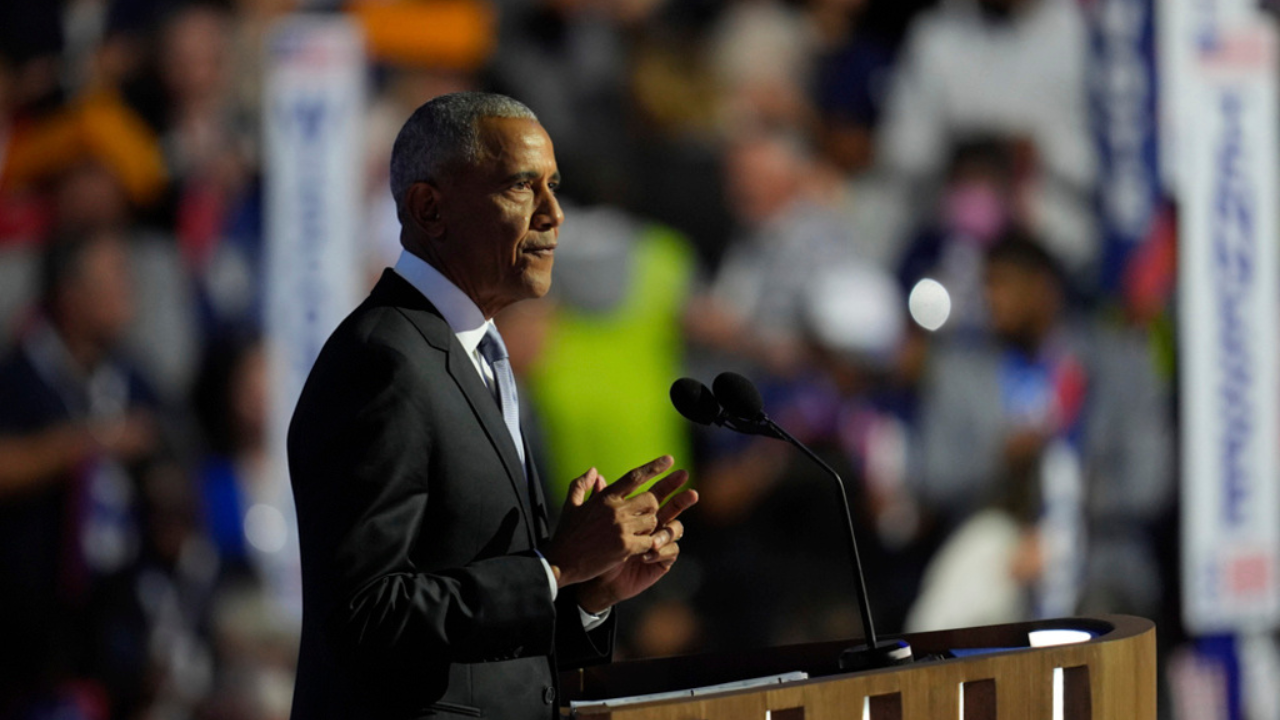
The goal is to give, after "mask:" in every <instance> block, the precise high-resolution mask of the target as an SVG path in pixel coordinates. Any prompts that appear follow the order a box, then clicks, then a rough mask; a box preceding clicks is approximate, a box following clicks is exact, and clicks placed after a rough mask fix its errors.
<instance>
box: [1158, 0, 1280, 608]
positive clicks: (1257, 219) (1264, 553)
mask: <svg viewBox="0 0 1280 720" xmlns="http://www.w3.org/2000/svg"><path fill="white" fill-rule="evenodd" d="M1170 5H1187V6H1190V5H1192V4H1190V3H1186V4H1184V3H1170ZM1177 27H1178V29H1179V30H1180V31H1181V32H1180V33H1178V34H1177V35H1175V36H1173V37H1171V38H1170V40H1171V41H1172V42H1178V43H1181V44H1182V45H1183V46H1182V47H1181V48H1180V49H1179V50H1178V51H1177V52H1176V53H1173V54H1174V55H1176V56H1177V57H1178V58H1179V59H1178V63H1179V67H1178V68H1177V69H1176V70H1175V69H1171V71H1170V72H1166V73H1165V75H1164V77H1165V78H1168V79H1169V82H1170V83H1171V84H1172V85H1174V86H1175V87H1174V88H1173V91H1174V92H1175V93H1177V94H1178V96H1179V100H1178V102H1177V103H1176V106H1177V113H1178V117H1177V123H1178V127H1177V132H1178V137H1179V138H1181V142H1180V143H1179V149H1180V150H1181V155H1180V157H1179V160H1178V166H1177V168H1176V169H1175V172H1176V180H1177V186H1178V188H1179V191H1180V196H1181V208H1182V212H1181V223H1180V225H1181V227H1180V236H1179V244H1180V256H1179V276H1180V280H1181V287H1182V295H1181V305H1180V313H1181V315H1180V328H1179V330H1180V343H1181V347H1180V350H1181V353H1180V355H1181V358H1182V368H1183V372H1182V376H1181V377H1182V388H1181V390H1182V403H1183V405H1182V423H1183V427H1182V437H1183V445H1182V453H1183V457H1182V473H1183V477H1182V491H1183V495H1182V497H1183V500H1182V507H1183V518H1182V519H1183V587H1184V593H1185V599H1184V614H1185V618H1184V619H1185V621H1186V624H1187V627H1188V628H1189V629H1190V630H1191V631H1192V632H1194V633H1214V632H1230V631H1259V630H1266V629H1269V628H1274V627H1276V626H1277V625H1278V624H1280V462H1278V461H1277V440H1280V381H1278V375H1280V373H1278V371H1277V367H1278V365H1280V357H1278V356H1277V353H1278V352H1280V345H1278V343H1277V331H1278V329H1280V284H1278V282H1277V271H1278V268H1280V252H1278V251H1277V246H1278V245H1280V242H1278V239H1280V238H1278V235H1277V233H1278V232H1280V224H1278V222H1277V210H1276V200H1277V193H1278V192H1280V181H1278V179H1277V175H1278V166H1280V142H1278V140H1277V135H1278V134H1280V133H1278V131H1280V117H1278V112H1277V109H1278V108H1277V102H1280V97H1278V96H1277V86H1276V82H1277V78H1276V75H1277V54H1276V52H1277V36H1276V30H1275V27H1274V26H1273V24H1272V20H1270V19H1269V18H1267V17H1266V16H1264V15H1262V14H1261V13H1259V12H1258V11H1257V9H1256V5H1253V4H1252V3H1245V4H1243V5H1242V4H1241V3H1239V2H1223V1H1220V0H1201V1H1200V2H1197V3H1194V7H1189V11H1188V12H1187V14H1185V15H1184V16H1183V17H1181V18H1180V19H1179V21H1178V24H1177ZM1181 73H1185V74H1181Z"/></svg>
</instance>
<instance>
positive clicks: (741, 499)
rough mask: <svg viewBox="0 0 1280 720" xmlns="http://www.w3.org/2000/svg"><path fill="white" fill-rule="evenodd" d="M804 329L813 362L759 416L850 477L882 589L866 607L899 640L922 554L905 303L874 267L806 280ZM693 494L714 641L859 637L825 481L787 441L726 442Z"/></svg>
mask: <svg viewBox="0 0 1280 720" xmlns="http://www.w3.org/2000/svg"><path fill="white" fill-rule="evenodd" d="M798 322H799V324H800V327H802V328H803V329H804V330H805V334H804V337H803V340H804V342H805V343H806V344H807V345H809V346H810V347H811V350H810V352H809V353H808V355H809V357H810V358H811V359H812V362H811V364H810V365H808V366H807V368H806V372H805V373H804V374H802V375H800V376H798V377H796V378H795V379H793V380H792V381H791V382H788V383H786V384H785V385H781V386H779V385H778V384H776V383H772V384H767V385H765V387H764V388H763V389H764V392H765V394H766V396H767V397H766V404H767V406H768V407H769V408H770V414H771V415H773V416H774V417H776V418H777V419H778V421H779V423H780V424H782V425H783V426H784V427H787V428H788V429H789V430H790V431H791V432H792V433H793V434H795V435H796V436H797V437H798V438H799V439H800V440H801V441H803V442H805V443H806V444H808V445H809V446H811V447H812V448H813V449H814V451H815V452H817V453H818V454H819V455H820V456H821V457H822V458H823V459H824V460H826V461H827V462H828V463H829V464H830V465H831V466H832V467H833V468H835V469H836V470H837V471H838V472H839V473H840V474H841V477H842V478H844V479H845V482H846V487H847V488H848V492H849V501H850V509H851V510H852V512H853V514H854V518H855V520H854V522H855V525H856V526H857V527H858V528H867V529H868V531H866V532H860V533H859V543H860V551H861V552H860V554H861V557H862V560H863V563H864V565H865V567H866V568H867V571H868V572H870V573H872V575H873V576H874V577H876V578H877V582H876V583H874V584H873V587H872V588H871V591H872V596H871V598H870V600H871V603H872V605H873V607H874V608H875V610H876V616H877V617H878V618H879V619H880V620H881V625H880V629H889V628H895V629H896V628H900V627H901V624H902V620H903V615H904V614H905V613H904V611H905V607H906V605H907V604H908V603H909V602H910V600H911V599H912V598H913V597H914V594H915V588H916V584H917V583H918V578H919V575H920V572H921V568H922V567H923V564H924V558H925V555H926V554H927V547H926V546H925V545H923V544H922V543H921V542H920V539H921V538H922V537H924V535H923V534H922V533H921V532H920V531H919V529H920V528H921V527H922V525H921V522H920V518H919V513H918V510H917V506H916V502H915V500H914V499H913V498H912V496H911V494H910V492H909V488H908V486H907V483H906V458H907V454H908V447H907V438H908V437H909V432H908V422H909V421H910V418H911V411H912V397H911V389H910V388H909V387H907V386H904V385H902V384H901V383H900V382H898V381H897V379H896V378H895V370H894V368H895V365H896V358H897V355H898V352H899V350H900V346H901V342H902V339H903V332H904V328H905V313H904V312H903V302H902V297H901V292H900V290H899V289H898V287H897V283H896V282H895V281H894V279H893V277H892V276H891V275H889V274H888V273H885V272H884V271H881V270H879V269H877V268H875V267H874V266H869V265H866V264H849V263H845V264H840V265H833V266H830V267H827V268H825V269H823V271H821V272H818V273H816V274H815V275H814V276H813V278H812V282H811V284H810V286H809V288H808V290H807V292H806V293H805V295H804V297H803V306H802V308H801V315H800V316H799V318H798ZM699 483H700V485H699V490H700V492H701V494H702V500H701V501H700V518H699V521H700V522H702V523H704V524H705V525H707V526H708V528H709V532H707V533H703V534H702V535H703V536H704V537H702V538H700V539H699V540H698V542H697V543H695V545H694V546H692V547H691V548H690V554H691V555H693V556H694V557H696V558H698V559H699V561H700V563H701V567H702V569H703V574H704V578H703V582H702V584H701V589H700V591H699V594H698V607H699V608H700V609H701V610H702V611H703V613H702V617H703V619H704V621H705V623H706V625H707V627H706V634H707V637H708V639H709V642H711V643H712V644H714V645H715V646H717V647H759V646H767V645H776V644H785V643H794V642H806V641H816V640H823V639H831V638H836V637H848V636H851V635H857V634H859V633H860V632H861V628H860V627H859V621H858V615H857V613H858V608H857V605H856V604H855V603H854V602H852V601H851V597H852V593H851V592H850V583H851V582H852V578H853V571H852V569H851V567H852V565H851V560H850V558H849V556H848V550H847V548H848V542H847V540H846V539H845V523H844V516H843V514H842V513H841V512H840V509H839V505H838V502H839V500H838V499H839V496H838V495H837V494H836V493H837V491H836V489H835V488H834V487H833V486H832V480H831V478H830V477H829V476H827V475H826V474H824V473H823V472H822V471H821V470H820V469H818V468H817V467H816V466H815V465H814V464H813V463H812V461H811V460H809V459H808V458H806V457H803V456H801V455H799V454H798V453H796V452H795V450H794V449H793V448H791V447H788V446H787V445H786V444H784V443H780V442H778V441H776V440H772V439H763V438H753V439H745V438H742V437H741V436H735V435H730V434H727V433H723V432H722V433H717V434H716V435H715V436H714V441H713V447H712V450H711V457H710V458H709V459H708V462H706V463H705V464H704V467H703V469H702V471H701V472H700V473H699ZM833 501H835V504H833Z"/></svg>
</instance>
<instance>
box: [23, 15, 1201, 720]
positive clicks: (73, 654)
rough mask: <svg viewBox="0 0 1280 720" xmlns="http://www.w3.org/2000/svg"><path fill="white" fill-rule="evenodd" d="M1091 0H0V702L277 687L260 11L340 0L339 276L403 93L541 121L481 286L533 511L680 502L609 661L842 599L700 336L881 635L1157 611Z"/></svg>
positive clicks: (1161, 604) (390, 219)
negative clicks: (516, 419) (504, 362)
mask: <svg viewBox="0 0 1280 720" xmlns="http://www.w3.org/2000/svg"><path fill="white" fill-rule="evenodd" d="M1087 5H1088V3H1084V2H1079V1H1078V0H419V1H417V2H415V1H414V0H399V1H397V2H391V1H389V0H360V1H357V0H353V1H351V2H342V1H341V0H319V1H313V2H307V1H306V0H200V1H197V2H186V1H184V0H61V1H59V2H10V3H3V4H0V357H2V359H0V638H2V640H0V717H14V718H24V719H25V718H30V719H33V720H34V719H36V718H41V719H43V718H54V717H57V718H72V719H83V720H100V719H101V720H105V719H107V718H165V719H169V718H173V719H181V718H209V719H211V720H213V719H221V718H228V719H230V718H285V717H287V715H288V710H289V704H290V699H291V687H292V667H293V662H294V653H295V652H296V637H297V631H298V627H299V618H298V617H297V616H296V611H295V610H293V609H292V608H294V607H296V605H295V604H292V603H290V602H288V601H287V599H282V598H281V597H280V596H279V593H278V592H276V591H274V590H273V589H272V588H273V587H276V586H278V585H279V583H277V582H276V581H275V580H276V579H275V578H273V577H272V575H273V574H274V573H280V572H281V567H288V565H287V564H283V565H282V564H281V563H279V562H276V561H274V560H273V558H272V557H271V556H272V553H274V552H279V548H280V547H281V546H282V545H284V543H282V542H280V541H279V538H278V535H279V533H280V532H282V530H281V528H282V527H285V526H286V525H287V524H282V523H281V522H280V519H279V518H278V517H272V516H270V513H271V512H273V511H272V510H271V508H272V507H273V506H272V505H271V504H270V503H264V502H263V501H262V499H263V498H269V497H272V496H273V494H274V493H278V492H279V491H280V488H281V487H282V485H281V484H282V483H287V478H282V477H279V476H278V472H277V471H276V470H275V468H276V467H278V466H277V465H275V464H274V463H275V458H276V457H277V456H278V453H279V452H280V450H279V449H278V448H272V447H270V446H269V444H268V442H267V438H268V437H269V433H268V428H267V425H268V418H269V417H270V414H269V411H268V404H269V400H268V398H269V395H270V392H269V387H268V384H269V383H268V374H267V367H268V360H267V358H268V356H269V352H270V342H271V341H270V338H267V337H264V336H263V324H262V320H263V299H264V297H265V296H266V293H265V292H264V287H266V286H267V285H268V284H269V283H270V282H271V278H270V277H266V276H265V274H264V272H263V261H264V256H265V252H264V243H265V238H264V230H263V226H264V222H263V217H264V213H265V209H264V198H263V192H262V187H263V178H262V173H263V162H262V157H263V155H264V152H263V148H262V143H261V114H262V105H263V99H262V92H263V90H262V85H263V77H264V75H265V73H266V66H265V63H266V51H265V49H264V48H265V43H264V39H265V38H266V37H268V36H269V33H270V30H271V28H272V26H273V23H275V22H277V21H278V20H280V19H281V18H282V17H284V16H286V15H287V14H289V13H291V12H295V11H299V10H309V11H315V12H324V13H331V14H343V15H345V16H347V17H349V18H351V21H352V22H355V23H358V24H360V25H361V26H362V27H363V28H364V30H365V34H366V38H367V45H368V52H369V56H370V61H369V83H370V88H371V90H372V92H371V93H370V102H369V106H368V110H367V118H366V123H365V125H366V130H367V137H366V138H363V139H362V141H363V142H364V145H365V148H366V152H365V154H366V157H367V163H366V165H365V167H359V168H351V169H350V171H351V173H353V174H355V175H357V176H359V177H360V179H361V182H362V183H363V187H364V188H365V191H364V192H365V196H364V201H363V211H364V212H365V220H364V222H363V223H362V227H363V232H364V236H363V237H362V239H361V242H362V247H363V248H364V250H365V251H366V267H365V268H363V269H362V272H364V273H365V275H367V278H368V281H369V285H370V286H371V285H372V282H373V280H374V279H375V278H376V277H377V274H378V273H379V272H380V271H381V269H382V268H384V267H386V266H387V265H389V264H393V263H394V260H395V257H396V255H397V253H398V251H399V246H398V223H397V220H396V217H395V210H394V206H393V203H392V200H391V196H390V193H389V192H388V188H387V173H388V170H387V165H388V158H389V155H390V147H391V142H392V140H393V139H394V136H395V133H396V132H397V130H398V129H399V127H400V124H401V123H402V122H403V121H404V119H405V118H407V117H408V115H409V113H410V112H411V111H412V110H413V109H414V108H415V107H416V106H418V105H419V104H421V103H422V102H424V101H426V100H428V99H430V98H431V97H433V96H435V95H437V94H440V93H444V92H449V91H454V90H462V89H487V90H494V91H498V92H504V93H507V94H510V95H513V96H515V97H517V98H518V99H520V100H522V101H524V102H525V103H527V104H528V105H529V106H531V107H532V109H533V110H534V111H535V112H536V113H537V114H538V116H539V118H540V120H541V121H542V123H543V124H544V126H545V127H546V128H547V130H548V131H549V133H550V135H551V137H552V138H553V139H554V141H555V145H556V154H557V158H558V161H559V164H560V168H561V170H562V172H563V174H564V177H565V182H564V186H563V191H562V197H563V200H564V204H565V212H566V216H567V218H568V220H567V222H566V224H565V226H564V228H563V230H562V234H561V243H560V247H559V249H558V250H557V268H556V278H555V285H554V288H553V291H552V294H551V296H549V298H547V299H546V300H543V301H539V302H536V303H524V304H521V305H517V306H515V307H513V308H511V309H510V310H508V311H507V312H506V313H505V314H504V315H503V316H501V317H500V318H499V322H500V324H501V325H502V331H503V335H504V337H505V338H506V339H507V345H508V347H509V348H510V351H511V356H512V363H513V366H514V367H515V368H516V371H517V373H518V374H519V376H520V379H521V382H522V383H523V385H524V392H523V393H522V397H524V398H527V399H528V401H527V402H525V403H523V405H524V407H523V408H522V409H523V410H524V411H525V412H526V418H525V421H524V426H525V427H526V432H525V435H526V437H529V438H530V439H531V440H532V441H533V442H535V443H536V444H537V445H538V446H539V447H540V451H539V452H538V453H537V457H538V458H539V461H540V462H541V463H542V465H543V467H542V471H543V472H542V473H541V475H542V477H543V478H544V479H545V481H546V482H547V484H548V491H549V493H550V496H551V497H552V498H553V504H555V500H556V499H563V497H564V491H565V487H566V485H567V483H568V481H569V480H570V479H571V478H573V477H575V476H577V475H579V474H581V473H582V472H583V471H585V470H586V469H587V467H589V466H595V467H598V468H599V469H600V471H601V473H602V474H604V475H605V476H606V477H608V478H616V477H618V476H619V475H620V474H621V473H623V472H624V471H626V470H627V469H629V468H631V467H633V466H635V465H637V464H638V463H640V462H643V461H644V460H647V459H649V458H651V457H654V456H656V455H658V454H662V453H672V454H674V455H676V457H677V459H678V462H680V463H681V464H682V465H683V466H686V467H689V468H690V469H691V470H692V471H693V477H694V482H695V483H696V485H697V487H698V488H699V490H700V492H701V493H702V496H703V499H702V501H701V503H700V504H699V505H698V506H697V508H696V509H695V510H694V511H691V513H696V517H690V518H688V520H687V525H688V527H689V528H690V531H689V535H688V539H687V540H686V541H685V542H684V543H683V547H684V548H685V551H684V553H683V556H682V560H681V562H680V563H679V564H678V565H677V566H676V569H675V570H674V571H673V574H672V576H671V577H670V578H668V580H667V581H665V582H664V583H662V584H660V585H659V586H657V587H656V588H655V590H654V592H652V593H649V594H647V595H646V597H645V598H643V599H638V600H637V601H636V602H635V603H633V604H632V605H631V606H628V607H626V608H625V609H624V610H623V614H622V616H621V626H620V627H621V630H620V637H619V648H620V651H619V656H620V657H647V656H661V655H670V654H680V653H691V652H698V651H703V650H727V649H733V648H752V647H763V646H768V645H776V644H784V643H793V642H806V641H813V640H828V639H834V638H841V637H852V636H857V635H860V634H861V632H862V630H861V628H860V624H859V620H858V610H857V607H856V605H855V603H854V601H853V599H852V583H853V579H852V576H851V571H850V569H849V558H848V557H847V554H846V545H845V542H844V539H843V536H842V531H843V528H842V524H841V523H842V522H843V520H842V516H841V514H840V513H839V511H838V509H837V506H836V503H837V502H838V498H839V496H838V495H837V494H836V490H835V488H834V487H833V486H832V485H831V481H830V480H829V478H827V477H826V476H824V475H823V474H822V473H821V472H820V471H819V470H818V469H817V468H816V466H814V465H812V463H810V461H808V460H807V459H806V458H804V457H802V456H800V455H798V454H797V453H795V452H794V451H793V450H791V449H789V448H788V447H787V446H785V445H783V444H781V443H778V442H776V441H773V440H769V439H762V438H747V437H743V436H736V435H732V434H730V433H729V432H728V431H727V430H722V429H711V428H698V427H694V426H692V425H690V424H689V423H688V422H686V421H685V420H683V419H682V418H680V417H679V416H678V415H677V414H676V413H675V412H674V410H672V409H671V406H670V404H669V402H668V400H667V389H668V387H669V385H670V383H671V382H672V381H673V380H674V379H676V378H677V377H680V376H682V375H691V376H694V377H696V378H699V379H701V380H703V381H705V382H708V383H710V381H711V379H712V378H713V377H715V375H716V374H717V373H719V372H721V371H724V370H734V371H738V372H741V373H743V374H746V375H747V376H749V377H751V378H753V379H754V380H756V382H757V383H758V384H759V385H760V387H761V389H762V391H763V394H764V397H765V401H766V407H767V409H768V410H769V412H770V414H771V416H772V417H774V418H775V419H776V420H777V421H778V422H779V423H780V424H782V425H783V426H784V427H786V428H788V429H789V430H790V431H791V432H792V433H793V434H795V435H796V436H798V437H799V438H800V439H802V440H803V441H805V442H806V443H808V444H810V445H811V446H812V447H813V448H814V449H815V451H816V452H817V453H818V454H819V455H820V456H821V457H823V458H824V459H825V460H826V461H827V462H828V463H829V464H831V465H832V466H833V467H835V468H837V469H838V470H839V471H840V472H841V474H842V476H843V477H844V478H845V481H846V482H847V484H848V487H849V494H850V502H851V505H852V510H853V513H854V517H855V522H856V525H857V528H858V533H859V538H858V539H859V542H860V544H861V552H862V559H863V563H864V565H865V566H866V570H867V575H868V589H869V591H870V594H871V602H872V607H873V610H874V613H875V617H876V618H877V622H878V626H877V630H878V631H879V632H880V633H881V634H885V633H891V632H902V631H915V630H927V629H936V628H941V627H958V626H967V625H977V624H986V623H998V622H1012V621H1016V620H1021V619H1028V618H1035V617H1054V616H1063V615H1074V614H1091V613H1102V612H1123V613H1133V614H1138V615H1143V616H1147V617H1151V618H1154V619H1156V620H1157V621H1158V622H1160V623H1161V632H1162V637H1161V641H1162V643H1165V642H1168V641H1171V639H1176V638H1177V637H1178V632H1179V631H1178V626H1179V619H1178V617H1179V615H1178V608H1177V596H1178V590H1177V579H1178V578H1177V573H1176V568H1177V558H1176V555H1175V553H1176V549H1175V548H1176V527H1175V525H1174V521H1175V519H1176V513H1175V509H1174V502H1175V492H1174V478H1175V467H1174V461H1175V456H1176V452H1175V446H1174V419H1173V418H1174V408H1175V405H1174V403H1173V399H1172V392H1173V389H1174V388H1173V366H1174V363H1173V355H1172V350H1171V346H1172V343H1171V339H1170V331H1169V327H1170V323H1169V319H1168V310H1169V307H1170V306H1171V297H1170V295H1169V292H1170V288H1171V287H1172V262H1171V260H1170V257H1171V255H1170V252H1169V247H1170V245H1169V242H1170V241H1169V239H1168V234H1167V232H1166V233H1165V234H1164V235H1162V234H1161V232H1160V229H1161V226H1159V223H1157V227H1156V231H1155V232H1154V233H1153V237H1152V240H1151V242H1150V243H1149V247H1144V248H1143V250H1142V251H1140V252H1138V253H1136V254H1134V256H1133V267H1127V268H1125V269H1124V271H1123V272H1120V273H1115V272H1114V269H1111V272H1110V275H1114V276H1119V277H1123V278H1125V282H1124V283H1123V284H1122V285H1121V286H1120V287H1106V286H1105V285H1104V284H1103V283H1102V282H1100V280H1099V278H1101V277H1103V276H1104V270H1107V268H1104V267H1103V262H1104V260H1106V258H1107V254H1106V253H1105V252H1104V248H1102V247H1101V240H1100V238H1101V236H1102V234H1101V232H1100V230H1099V220H1098V217H1097V214H1096V212H1095V203H1096V187H1095V177H1096V175H1097V166H1098V162H1097V159H1096V158H1095V145H1094V140H1093V139H1092V136H1091V134H1090V133H1091V119H1090V117H1089V112H1090V108H1089V103H1088V95H1087V89H1088V88H1087V74H1088V63H1089V57H1088V40H1087V17H1086V6H1087ZM406 38H408V40H407V41H406ZM415 39H418V40H415ZM1165 229H1166V230H1167V228H1165Z"/></svg>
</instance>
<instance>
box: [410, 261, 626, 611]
mask: <svg viewBox="0 0 1280 720" xmlns="http://www.w3.org/2000/svg"><path fill="white" fill-rule="evenodd" d="M395 271H396V274H397V275H399V276H400V277H402V278H404V279H405V280H407V281H408V282H409V284H410V285H412V286H413V287H414V288H415V289H416V290H417V291H418V292H420V293H422V295H423V297H425V298H426V299H427V300H429V301H430V302H431V304H432V305H434V306H435V307H436V310H439V311H440V315H441V316H443V317H444V321H445V322H447V323H449V328H450V329H451V330H453V334H454V336H455V337H457V338H458V343H459V344H460V345H462V349H463V350H466V351H467V357H469V358H470V359H471V364H472V365H473V366H474V367H475V369H476V372H477V373H479V374H480V378H481V379H482V380H484V384H485V385H486V386H487V387H488V388H489V391H490V392H494V393H496V392H497V383H496V382H495V381H494V376H493V368H491V367H489V363H488V362H485V360H484V358H483V357H481V355H480V351H479V347H480V341H481V340H483V339H484V336H485V333H487V332H488V331H489V326H491V325H493V320H491V319H488V318H485V316H484V313H483V312H481V311H480V308H479V307H477V306H476V304H475V301H473V300H472V299H471V298H469V297H467V294H466V293H464V292H462V290H460V289H459V288H458V286H457V285H454V284H453V282H451V281H450V280H449V278H447V277H445V276H444V275H443V274H441V272H440V271H439V270H437V269H435V268H434V267H432V266H431V265H430V264H429V263H427V261H425V260H423V259H422V258H420V257H418V256H417V255H414V254H413V253H411V252H409V251H408V250H403V251H401V252H400V259H399V260H397V261H396V266H395ZM534 552H535V553H537V554H538V559H539V560H541V561H542V567H543V568H544V569H545V570H546V571H547V582H548V583H549V584H550V586H551V600H552V601H553V602H554V601H555V599H556V595H557V594H558V592H559V586H558V585H557V584H556V576H555V573H554V572H553V571H552V570H551V563H549V562H547V559H546V558H545V557H543V556H542V553H541V552H538V551H537V550H534ZM611 609H612V608H606V609H605V610H603V611H601V612H600V614H598V615H597V614H593V613H589V612H587V611H586V610H583V609H582V608H578V613H579V614H580V615H581V616H582V626H583V627H584V628H586V629H587V630H593V629H595V628H596V627H598V626H599V625H601V624H602V623H604V621H605V620H606V619H608V617H609V611H610V610H611Z"/></svg>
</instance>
